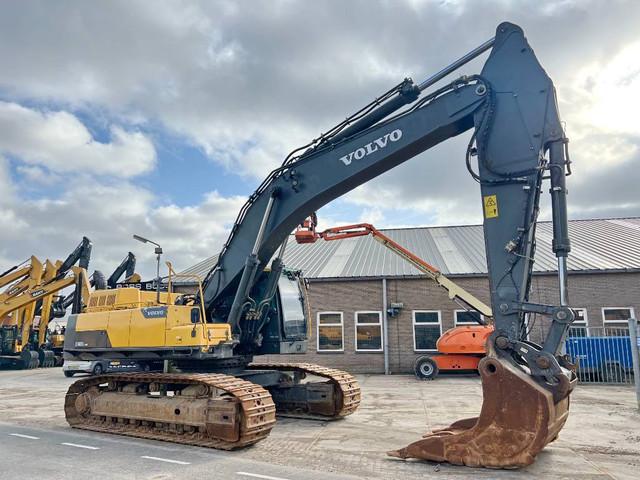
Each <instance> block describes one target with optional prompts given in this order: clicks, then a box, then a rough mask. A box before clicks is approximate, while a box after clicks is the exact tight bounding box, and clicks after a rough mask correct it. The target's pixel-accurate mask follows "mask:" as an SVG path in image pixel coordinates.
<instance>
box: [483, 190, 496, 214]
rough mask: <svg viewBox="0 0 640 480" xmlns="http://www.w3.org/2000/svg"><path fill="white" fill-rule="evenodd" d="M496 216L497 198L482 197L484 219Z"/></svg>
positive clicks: (493, 196)
mask: <svg viewBox="0 0 640 480" xmlns="http://www.w3.org/2000/svg"><path fill="white" fill-rule="evenodd" d="M497 216H498V198H497V197H496V196H495V195H485V196H484V218H496V217H497Z"/></svg>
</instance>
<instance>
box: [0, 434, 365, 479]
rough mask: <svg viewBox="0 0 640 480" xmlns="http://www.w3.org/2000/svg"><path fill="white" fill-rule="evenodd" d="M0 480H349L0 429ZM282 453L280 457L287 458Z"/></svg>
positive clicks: (221, 457) (229, 456)
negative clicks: (196, 479)
mask: <svg viewBox="0 0 640 480" xmlns="http://www.w3.org/2000/svg"><path fill="white" fill-rule="evenodd" d="M0 452H1V454H2V459H3V460H2V468H1V469H0V479H16V478H21V479H29V478H38V479H47V480H54V479H56V480H57V479H64V480H75V479H78V480H88V479H149V480H168V479H173V478H203V479H204V478H206V479H232V480H236V479H237V480H253V479H258V480H260V479H262V480H320V479H327V480H353V479H355V478H356V477H353V476H351V475H335V474H328V473H325V472H318V471H311V470H305V469H301V468H295V467H280V466H274V465H270V464H267V463H264V462H259V461H255V460H250V459H247V458H242V457H240V456H238V455H237V454H235V453H234V452H216V451H213V450H210V449H205V448H198V447H191V446H181V445H175V444H169V443H164V442H154V441H147V440H141V439H129V438H126V437H118V436H111V435H103V434H99V433H93V432H86V431H82V430H72V429H58V428H50V429H39V428H30V427H29V428H28V427H21V426H16V425H13V424H9V423H0ZM286 454H287V452H282V455H286Z"/></svg>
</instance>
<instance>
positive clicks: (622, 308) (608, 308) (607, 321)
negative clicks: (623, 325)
mask: <svg viewBox="0 0 640 480" xmlns="http://www.w3.org/2000/svg"><path fill="white" fill-rule="evenodd" d="M605 310H629V313H630V315H629V318H636V312H634V310H633V307H602V325H604V324H605V323H618V322H626V320H607V319H606V318H605V316H604V311H605Z"/></svg>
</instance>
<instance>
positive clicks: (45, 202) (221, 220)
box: [0, 157, 245, 278]
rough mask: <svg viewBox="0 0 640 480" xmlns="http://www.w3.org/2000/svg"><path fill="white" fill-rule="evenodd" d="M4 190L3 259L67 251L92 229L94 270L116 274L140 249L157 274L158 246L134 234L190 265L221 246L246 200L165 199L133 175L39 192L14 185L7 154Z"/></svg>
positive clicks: (144, 266)
mask: <svg viewBox="0 0 640 480" xmlns="http://www.w3.org/2000/svg"><path fill="white" fill-rule="evenodd" d="M0 190H1V191H2V192H3V195H2V196H0V230H1V231H2V232H3V235H2V241H1V242H0V262H2V263H1V265H4V266H5V268H7V267H8V266H9V265H12V264H16V263H19V262H21V261H22V260H24V259H25V258H28V257H29V256H30V255H36V256H37V257H39V258H42V259H44V258H52V259H57V258H60V257H65V256H66V255H67V254H68V253H70V252H71V250H73V248H74V247H75V246H76V245H77V244H78V243H79V242H80V240H81V239H82V237H83V236H87V237H89V238H90V239H91V240H92V242H93V251H92V261H91V265H90V270H91V271H93V270H94V269H99V270H102V271H103V272H105V273H106V274H107V275H108V274H110V273H111V271H113V270H114V269H115V267H116V266H117V265H118V264H119V263H120V261H121V260H122V258H123V257H124V256H125V255H126V253H127V252H128V251H133V252H134V253H135V254H136V255H137V257H138V260H139V261H138V268H137V271H139V272H140V273H142V274H143V275H144V276H145V277H146V278H151V277H152V276H154V275H155V264H154V256H153V249H151V248H149V247H148V246H146V245H142V244H140V243H138V242H136V241H135V240H133V238H132V234H134V233H138V234H140V235H143V236H145V237H149V238H151V239H153V240H154V241H157V242H158V243H160V244H161V245H162V246H163V248H164V251H165V256H164V260H170V261H172V262H173V264H174V266H175V267H176V268H177V269H184V268H186V267H188V266H190V265H191V264H193V263H195V262H197V261H199V260H201V259H202V258H204V257H207V256H210V255H213V254H215V253H217V252H218V251H219V250H220V248H221V246H222V244H223V243H224V241H225V240H226V238H227V235H228V232H229V229H230V226H231V224H232V222H233V220H234V219H235V216H236V214H237V212H238V210H239V209H240V206H241V205H242V204H243V203H244V201H245V199H244V197H224V196H222V195H220V194H219V193H218V192H216V191H213V192H210V193H208V194H207V195H205V197H204V199H203V201H202V202H200V203H198V204H196V205H192V206H187V207H178V206H176V205H159V204H158V199H157V198H156V196H155V195H154V194H153V193H152V192H150V191H149V190H147V189H144V188H141V187H138V186H135V185H133V184H131V183H129V182H127V181H120V182H117V183H116V184H114V185H108V184H104V183H101V182H100V181H96V180H95V179H93V180H92V181H91V182H88V181H77V182H73V183H72V184H71V185H70V186H69V188H68V189H67V190H66V191H65V192H64V193H63V194H62V195H61V196H60V197H58V198H54V199H52V198H45V199H39V200H31V199H28V198H22V197H20V196H19V194H18V193H19V191H17V190H15V189H13V188H12V180H11V178H10V174H9V170H8V163H7V162H6V161H5V160H4V159H2V157H0ZM163 268H164V265H163Z"/></svg>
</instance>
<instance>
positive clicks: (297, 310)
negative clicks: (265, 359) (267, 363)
mask: <svg viewBox="0 0 640 480" xmlns="http://www.w3.org/2000/svg"><path fill="white" fill-rule="evenodd" d="M301 284H302V282H301V280H300V279H299V278H298V277H297V276H295V275H292V274H288V273H285V274H283V275H282V277H281V278H280V280H279V281H278V292H277V294H276V298H275V299H274V302H273V304H272V308H271V311H270V313H269V320H268V323H267V325H266V326H265V328H264V329H263V331H262V334H263V336H264V338H263V341H262V346H261V347H260V349H259V350H258V352H256V353H258V354H263V355H266V354H280V353H305V352H306V351H307V336H308V335H307V315H306V309H305V297H304V294H303V289H302V285H301Z"/></svg>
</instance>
